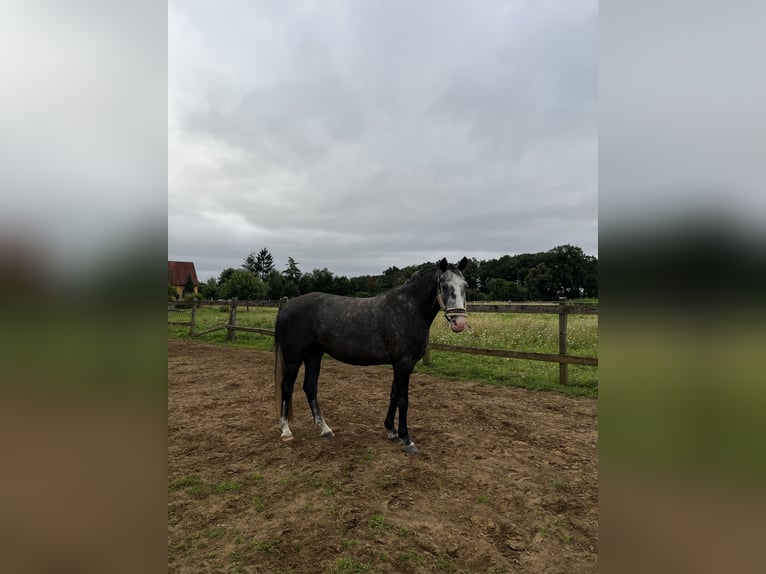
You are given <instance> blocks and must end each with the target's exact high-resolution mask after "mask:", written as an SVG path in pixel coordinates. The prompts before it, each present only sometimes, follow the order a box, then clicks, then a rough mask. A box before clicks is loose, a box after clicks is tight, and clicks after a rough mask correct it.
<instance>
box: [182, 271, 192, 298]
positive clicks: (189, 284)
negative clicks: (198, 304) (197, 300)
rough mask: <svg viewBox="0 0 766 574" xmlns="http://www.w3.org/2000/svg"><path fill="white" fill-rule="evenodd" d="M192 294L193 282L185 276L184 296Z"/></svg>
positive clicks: (189, 277) (189, 276)
mask: <svg viewBox="0 0 766 574" xmlns="http://www.w3.org/2000/svg"><path fill="white" fill-rule="evenodd" d="M189 294H194V281H192V278H191V275H187V276H186V282H185V283H184V295H189Z"/></svg>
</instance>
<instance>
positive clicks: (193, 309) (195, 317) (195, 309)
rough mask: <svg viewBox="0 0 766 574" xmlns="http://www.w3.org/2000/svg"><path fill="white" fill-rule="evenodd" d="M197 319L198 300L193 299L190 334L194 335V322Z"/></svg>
mask: <svg viewBox="0 0 766 574" xmlns="http://www.w3.org/2000/svg"><path fill="white" fill-rule="evenodd" d="M196 320H197V300H196V299H192V309H191V323H190V324H189V336H190V337H193V336H194V322H195V321H196Z"/></svg>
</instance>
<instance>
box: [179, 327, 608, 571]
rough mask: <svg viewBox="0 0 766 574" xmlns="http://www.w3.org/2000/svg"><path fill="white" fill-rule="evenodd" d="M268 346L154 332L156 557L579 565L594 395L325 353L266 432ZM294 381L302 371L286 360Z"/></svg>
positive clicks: (347, 566)
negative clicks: (308, 391)
mask: <svg viewBox="0 0 766 574" xmlns="http://www.w3.org/2000/svg"><path fill="white" fill-rule="evenodd" d="M273 372H274V358H273V354H272V353H268V352H263V351H251V350H243V349H229V348H224V347H218V346H214V345H205V344H198V343H190V342H185V341H171V342H169V344H168V440H169V444H168V483H169V490H168V560H169V572H179V573H181V572H253V573H260V572H274V573H277V572H281V573H287V572H296V573H298V572H311V573H314V572H331V573H332V572H335V573H354V572H402V573H409V572H530V573H531V572H535V573H538V572H546V573H548V574H553V573H557V572H560V573H567V574H574V573H580V572H595V571H596V570H597V564H598V460H597V427H598V420H597V417H598V411H597V402H596V401H595V400H593V399H582V398H570V397H564V396H560V395H556V394H551V393H542V392H532V391H527V390H523V389H511V388H499V387H494V386H490V385H484V384H478V383H474V382H463V381H446V380H441V379H436V378H433V377H431V376H427V375H422V374H417V373H415V374H413V376H412V379H411V383H410V410H409V430H410V436H411V438H412V439H413V440H414V441H415V443H416V444H417V446H418V448H419V449H420V453H419V454H416V455H408V454H405V453H404V452H402V451H401V447H400V445H399V444H398V443H394V442H390V441H388V440H387V439H386V438H385V437H386V431H385V429H384V428H383V419H384V417H385V414H386V408H387V406H388V396H389V392H390V386H391V378H392V371H391V370H390V368H386V367H352V366H348V365H344V364H342V363H338V362H336V361H333V360H331V359H328V358H325V360H324V362H323V364H322V372H321V375H320V378H319V402H320V405H321V406H322V412H323V414H324V415H325V418H326V419H327V422H328V424H329V425H330V426H331V427H332V428H333V431H334V432H335V438H334V439H322V438H320V436H319V429H318V428H317V427H314V426H313V423H312V420H311V414H310V410H309V407H308V403H307V402H306V400H305V396H304V395H303V392H302V391H300V389H299V386H296V389H297V392H296V393H295V395H294V399H295V404H294V420H293V422H292V423H291V427H292V430H293V433H294V434H295V440H293V441H291V442H288V443H283V442H282V441H281V440H280V437H279V428H278V425H277V421H276V415H275V406H274V392H273V388H274V387H273V384H274V381H273ZM300 377H301V378H299V384H300V382H301V381H302V373H301V375H300Z"/></svg>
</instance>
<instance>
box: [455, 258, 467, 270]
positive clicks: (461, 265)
mask: <svg viewBox="0 0 766 574" xmlns="http://www.w3.org/2000/svg"><path fill="white" fill-rule="evenodd" d="M466 267H468V259H466V258H465V257H463V258H462V259H461V260H460V263H458V264H457V270H458V271H462V270H463V269H465V268H466Z"/></svg>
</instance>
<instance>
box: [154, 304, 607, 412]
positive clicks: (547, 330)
mask: <svg viewBox="0 0 766 574" xmlns="http://www.w3.org/2000/svg"><path fill="white" fill-rule="evenodd" d="M276 314H277V309H276V308H272V307H250V309H249V310H247V309H246V308H245V307H242V308H239V309H238V310H237V324H238V325H242V326H247V327H260V328H263V329H273V328H274V322H275V319H276ZM228 316H229V315H228V311H226V312H222V311H221V310H220V309H219V307H217V306H216V307H203V308H200V309H197V312H196V323H197V324H196V327H195V330H196V331H197V332H199V331H204V330H205V329H209V328H211V327H214V326H216V325H223V324H225V323H226V321H227V320H228ZM190 318H191V311H190V310H184V311H182V312H179V313H170V312H169V313H168V321H189V320H190ZM469 323H470V325H471V329H468V330H466V331H464V332H463V333H453V332H452V331H451V330H450V329H449V326H448V325H447V322H446V321H445V320H444V318H443V317H442V316H441V315H437V317H436V319H435V320H434V322H433V325H432V326H431V335H430V337H431V341H433V342H434V343H443V344H448V345H462V346H469V347H480V348H487V349H513V350H516V351H528V352H536V353H558V339H559V334H558V315H555V314H554V315H547V314H545V315H544V314H529V313H472V314H470V316H469ZM168 335H169V336H170V337H172V338H179V339H185V340H195V341H201V342H206V343H214V344H218V345H223V346H227V347H237V348H248V349H259V350H264V351H271V350H273V348H274V340H273V338H272V337H271V336H268V335H260V334H258V333H246V332H243V331H240V332H238V333H237V336H236V340H235V341H233V342H229V341H226V340H225V338H226V331H225V330H224V331H216V332H214V333H209V334H207V335H202V336H201V337H195V338H193V339H192V338H191V337H190V336H189V328H188V327H177V326H172V325H168ZM567 347H568V349H567V352H568V354H570V355H579V356H584V357H596V356H598V315H569V317H568V322H567ZM416 370H417V372H421V373H427V374H430V375H433V376H436V377H441V378H447V379H455V380H469V381H478V382H483V383H489V384H493V385H498V386H509V387H521V388H526V389H531V390H542V391H554V392H558V393H562V394H567V395H575V396H585V397H592V398H596V397H597V396H598V368H597V367H585V366H580V365H570V366H569V384H568V385H566V386H562V385H561V384H560V383H559V365H558V363H544V362H541V361H529V360H522V359H505V358H501V357H486V356H479V355H468V354H465V353H451V352H447V351H431V364H430V365H429V366H425V365H423V363H422V362H420V363H418V365H417V367H416Z"/></svg>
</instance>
